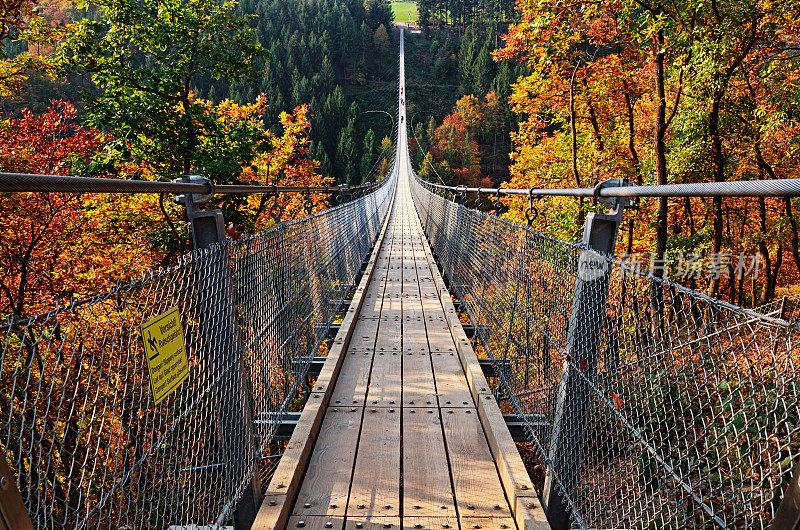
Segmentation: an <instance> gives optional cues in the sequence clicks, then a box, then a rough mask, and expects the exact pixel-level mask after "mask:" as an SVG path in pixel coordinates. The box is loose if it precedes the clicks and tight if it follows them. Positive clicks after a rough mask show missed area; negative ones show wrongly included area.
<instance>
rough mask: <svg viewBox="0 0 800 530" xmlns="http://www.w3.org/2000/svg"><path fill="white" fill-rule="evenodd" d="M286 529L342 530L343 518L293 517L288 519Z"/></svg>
mask: <svg viewBox="0 0 800 530" xmlns="http://www.w3.org/2000/svg"><path fill="white" fill-rule="evenodd" d="M287 528H291V529H296V528H302V529H303V530H342V529H343V528H344V517H325V516H321V515H311V516H307V517H306V516H302V515H293V516H292V517H290V518H289V524H288V525H287Z"/></svg>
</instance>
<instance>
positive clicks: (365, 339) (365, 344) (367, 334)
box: [347, 314, 380, 350]
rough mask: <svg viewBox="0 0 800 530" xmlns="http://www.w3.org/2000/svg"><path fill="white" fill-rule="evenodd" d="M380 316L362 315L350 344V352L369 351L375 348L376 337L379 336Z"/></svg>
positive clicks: (357, 321)
mask: <svg viewBox="0 0 800 530" xmlns="http://www.w3.org/2000/svg"><path fill="white" fill-rule="evenodd" d="M379 324H380V318H379V316H377V315H376V316H374V317H370V316H365V315H363V314H362V315H361V316H359V317H358V320H356V324H355V329H353V336H352V337H351V338H350V343H349V344H348V346H347V347H348V349H349V350H367V349H374V348H375V337H376V336H377V335H378V325H379Z"/></svg>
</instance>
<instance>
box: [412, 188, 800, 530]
mask: <svg viewBox="0 0 800 530" xmlns="http://www.w3.org/2000/svg"><path fill="white" fill-rule="evenodd" d="M412 194H413V196H414V202H415V205H416V209H417V212H418V214H419V216H420V218H421V220H422V224H423V227H424V230H425V233H426V235H427V237H428V239H429V241H430V243H431V246H432V248H433V251H434V254H435V255H436V257H437V259H438V260H439V262H440V264H441V267H442V270H443V273H444V275H445V277H446V280H447V282H448V285H449V288H450V290H451V292H452V293H453V294H454V295H455V296H456V297H458V298H459V299H460V301H461V304H460V307H461V310H462V311H465V312H466V314H467V316H468V317H469V319H470V320H471V322H472V323H473V324H474V325H475V328H476V330H479V331H480V332H476V337H477V340H478V344H479V348H478V352H479V355H483V354H485V355H486V356H487V357H489V358H492V359H495V360H497V363H495V364H496V370H495V371H496V373H498V374H499V377H498V381H499V383H498V388H497V392H498V394H499V395H500V396H501V397H504V398H507V399H506V400H504V403H506V404H507V406H508V407H509V408H513V412H514V413H516V414H517V415H519V416H520V417H521V418H523V419H524V420H525V423H526V427H527V430H528V433H529V437H530V441H531V445H532V447H533V448H534V452H535V453H536V456H537V457H538V459H539V460H540V462H541V464H542V466H543V467H544V468H545V469H546V478H545V483H544V489H545V490H547V489H548V488H558V491H559V494H560V495H561V496H562V498H563V499H565V502H566V505H567V509H568V511H569V515H570V518H571V522H572V525H573V526H577V527H580V528H674V529H683V528H698V529H699V528H748V529H749V528H766V527H768V525H769V524H770V522H771V521H772V519H773V516H774V514H775V510H776V508H777V506H778V503H779V502H780V501H781V497H782V495H783V492H784V490H785V489H786V486H787V484H788V482H789V481H790V477H791V473H792V467H793V466H794V463H795V462H796V461H797V460H798V456H800V412H799V411H800V409H799V408H798V407H799V403H798V399H799V396H800V384H799V383H798V369H800V344H799V342H800V341H799V340H798V339H800V336H799V335H798V328H797V326H796V325H795V324H792V323H789V322H787V321H786V319H785V318H784V317H786V308H785V307H784V308H783V310H782V309H781V306H780V304H773V305H771V306H770V307H769V308H766V309H767V311H766V312H767V313H768V314H766V315H765V314H763V313H758V312H755V311H752V310H745V309H742V308H739V307H735V306H732V305H730V304H726V303H724V302H721V301H719V300H716V299H712V298H709V297H707V296H705V295H703V294H700V293H697V292H694V291H691V290H688V289H686V288H683V287H681V286H679V285H677V284H675V283H672V282H669V281H662V280H659V279H656V278H654V277H652V276H651V275H650V274H649V273H647V272H644V271H640V270H637V269H635V268H631V267H630V266H629V265H627V264H625V263H622V262H619V261H616V260H614V259H611V258H607V257H604V256H601V255H599V254H597V253H595V252H593V251H591V250H588V249H587V248H585V247H583V246H582V245H578V244H572V243H566V242H563V241H559V240H556V239H552V238H550V237H547V236H545V235H543V234H541V233H538V232H536V231H534V230H532V229H530V228H528V227H525V226H522V225H519V224H516V223H513V222H509V221H506V220H503V219H500V218H498V217H495V216H493V215H489V214H486V213H482V212H479V211H476V210H471V209H468V208H467V207H465V206H464V205H461V204H457V203H455V202H453V201H450V200H448V199H446V198H445V197H443V196H441V195H440V194H437V193H436V189H435V188H434V187H433V186H430V185H428V184H427V183H425V182H423V181H421V180H419V179H414V181H413V183H412ZM587 256H589V257H591V258H593V263H594V264H595V267H591V268H588V269H587V268H582V265H585V264H586V262H587ZM590 261H591V260H590ZM509 412H511V411H509ZM547 496H548V491H544V492H543V500H544V499H545V498H547ZM543 504H544V503H543Z"/></svg>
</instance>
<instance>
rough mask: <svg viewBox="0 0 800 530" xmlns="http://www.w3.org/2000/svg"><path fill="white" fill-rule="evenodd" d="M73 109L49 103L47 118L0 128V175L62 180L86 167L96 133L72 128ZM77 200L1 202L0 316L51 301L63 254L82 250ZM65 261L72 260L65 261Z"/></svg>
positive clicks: (64, 272)
mask: <svg viewBox="0 0 800 530" xmlns="http://www.w3.org/2000/svg"><path fill="white" fill-rule="evenodd" d="M75 115H76V112H75V108H74V107H73V106H71V105H69V104H67V103H53V104H52V105H51V107H50V110H49V111H48V112H47V113H45V114H43V115H41V116H34V115H32V114H31V113H30V112H25V113H24V114H23V116H22V118H20V119H16V120H10V121H8V122H5V123H3V124H2V125H0V167H2V168H3V171H10V172H19V173H44V174H50V175H57V174H69V173H70V172H71V171H73V170H74V169H75V168H76V167H77V166H80V165H83V164H87V163H88V162H89V161H90V159H91V155H92V154H93V152H94V150H95V149H97V148H98V147H99V146H100V145H102V143H103V137H102V135H101V134H100V132H99V131H97V130H94V129H86V128H83V127H81V126H79V125H75V124H74V123H73V120H74V118H75ZM82 205H83V203H82V198H81V197H80V196H79V195H77V194H61V193H6V194H0V215H2V217H3V220H4V222H3V224H2V226H1V227H0V264H2V269H3V271H4V274H3V275H2V278H1V279H0V295H1V298H0V299H2V305H1V306H0V307H2V310H1V311H2V313H4V314H11V315H14V316H15V317H17V318H21V317H24V316H26V315H27V316H29V315H30V314H31V309H32V310H33V314H35V313H36V312H38V311H40V310H42V309H44V308H45V307H46V306H47V305H49V304H51V303H52V302H53V301H54V300H55V299H58V298H59V296H60V295H61V293H63V292H64V291H65V290H66V289H67V288H68V286H69V284H70V283H71V280H72V279H73V278H74V274H75V272H76V270H75V269H76V264H74V263H69V262H68V261H69V260H67V259H66V257H67V256H70V254H69V253H68V247H69V246H70V245H71V244H76V243H80V242H81V231H82V230H83V220H84V212H83V211H82ZM70 257H72V256H70Z"/></svg>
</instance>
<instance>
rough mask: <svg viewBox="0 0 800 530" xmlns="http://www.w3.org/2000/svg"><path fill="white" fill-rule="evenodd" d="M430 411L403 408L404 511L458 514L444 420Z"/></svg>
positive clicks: (408, 512) (407, 512) (423, 513)
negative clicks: (448, 459) (443, 431)
mask: <svg viewBox="0 0 800 530" xmlns="http://www.w3.org/2000/svg"><path fill="white" fill-rule="evenodd" d="M429 370H430V368H429ZM426 410H428V409H425V408H424V407H423V408H419V409H418V408H405V409H403V507H404V514H407V515H414V516H425V517H430V516H455V514H456V512H455V504H454V501H453V488H452V485H451V484H450V469H449V466H448V463H447V453H446V452H445V447H444V437H443V435H442V420H441V418H440V417H439V414H438V411H436V412H437V413H434V414H427V413H426Z"/></svg>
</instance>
